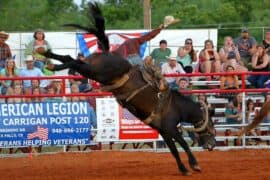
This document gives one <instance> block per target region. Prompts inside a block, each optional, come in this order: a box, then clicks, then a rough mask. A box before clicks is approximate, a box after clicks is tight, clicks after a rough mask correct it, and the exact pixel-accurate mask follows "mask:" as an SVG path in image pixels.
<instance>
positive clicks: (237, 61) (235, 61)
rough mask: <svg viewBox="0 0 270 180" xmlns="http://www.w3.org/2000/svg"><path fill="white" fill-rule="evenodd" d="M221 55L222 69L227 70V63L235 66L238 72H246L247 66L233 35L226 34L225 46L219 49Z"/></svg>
mask: <svg viewBox="0 0 270 180" xmlns="http://www.w3.org/2000/svg"><path fill="white" fill-rule="evenodd" d="M219 56H220V59H221V62H222V64H221V71H225V69H226V67H227V65H231V66H233V67H234V69H235V71H236V72H246V71H247V68H246V67H245V65H244V63H243V61H241V57H240V54H239V51H238V49H237V47H236V46H235V45H234V44H233V39H232V37H231V36H226V37H225V38H224V46H223V47H222V48H220V50H219Z"/></svg>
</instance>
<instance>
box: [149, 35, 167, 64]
mask: <svg viewBox="0 0 270 180" xmlns="http://www.w3.org/2000/svg"><path fill="white" fill-rule="evenodd" d="M170 54H171V49H170V48H168V47H167V41H166V40H164V39H163V40H161V41H160V42H159V48H155V49H154V50H153V51H152V52H151V55H150V56H151V57H152V58H153V59H154V62H155V65H156V66H158V67H161V66H162V64H163V63H166V59H167V58H166V57H168V56H170Z"/></svg>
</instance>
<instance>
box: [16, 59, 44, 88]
mask: <svg viewBox="0 0 270 180" xmlns="http://www.w3.org/2000/svg"><path fill="white" fill-rule="evenodd" d="M25 64H26V67H25V68H23V69H22V70H21V72H20V73H19V76H21V77H42V76H44V75H43V73H42V71H41V70H40V69H39V68H36V67H34V58H33V56H32V55H28V56H26V58H25ZM47 84H48V81H47V80H41V81H40V87H46V86H47ZM23 87H24V90H26V91H27V90H31V80H24V81H23Z"/></svg>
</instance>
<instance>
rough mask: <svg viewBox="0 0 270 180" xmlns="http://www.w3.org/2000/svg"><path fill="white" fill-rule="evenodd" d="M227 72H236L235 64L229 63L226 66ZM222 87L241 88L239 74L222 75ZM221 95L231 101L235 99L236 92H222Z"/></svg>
mask: <svg viewBox="0 0 270 180" xmlns="http://www.w3.org/2000/svg"><path fill="white" fill-rule="evenodd" d="M226 72H227V73H232V72H235V70H234V68H233V66H231V65H228V66H227V68H226ZM220 89H227V90H229V89H239V84H238V76H237V75H224V76H221V77H220ZM221 97H223V98H227V99H228V100H229V101H231V100H233V99H234V97H235V95H234V93H230V92H228V93H221Z"/></svg>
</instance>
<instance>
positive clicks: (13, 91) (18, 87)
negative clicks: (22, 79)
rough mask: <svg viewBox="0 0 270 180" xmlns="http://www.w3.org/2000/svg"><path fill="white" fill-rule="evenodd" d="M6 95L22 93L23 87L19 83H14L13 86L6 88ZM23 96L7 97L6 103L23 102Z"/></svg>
mask: <svg viewBox="0 0 270 180" xmlns="http://www.w3.org/2000/svg"><path fill="white" fill-rule="evenodd" d="M7 94H8V95H23V88H22V86H21V85H18V84H17V85H14V86H13V87H9V88H8V90H7ZM25 100H26V99H25V98H23V97H14V98H8V100H7V102H8V103H22V102H25Z"/></svg>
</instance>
